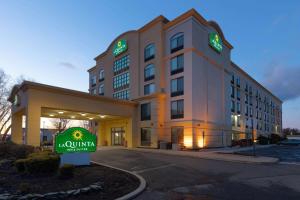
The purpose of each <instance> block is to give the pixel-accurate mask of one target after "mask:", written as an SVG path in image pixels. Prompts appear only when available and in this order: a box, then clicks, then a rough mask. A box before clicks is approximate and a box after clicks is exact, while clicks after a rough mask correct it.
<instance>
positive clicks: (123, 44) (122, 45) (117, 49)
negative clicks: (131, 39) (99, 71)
mask: <svg viewBox="0 0 300 200" xmlns="http://www.w3.org/2000/svg"><path fill="white" fill-rule="evenodd" d="M126 50H127V41H126V40H119V41H118V42H117V43H116V44H115V46H114V48H113V54H114V56H117V55H119V54H121V53H123V52H125V51H126Z"/></svg>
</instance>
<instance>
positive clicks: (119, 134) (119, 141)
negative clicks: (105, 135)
mask: <svg viewBox="0 0 300 200" xmlns="http://www.w3.org/2000/svg"><path fill="white" fill-rule="evenodd" d="M124 140H125V131H124V128H123V127H121V128H112V129H111V144H112V145H124Z"/></svg>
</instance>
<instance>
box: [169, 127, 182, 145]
mask: <svg viewBox="0 0 300 200" xmlns="http://www.w3.org/2000/svg"><path fill="white" fill-rule="evenodd" d="M183 130H184V129H183V127H182V126H179V127H171V142H172V144H183Z"/></svg>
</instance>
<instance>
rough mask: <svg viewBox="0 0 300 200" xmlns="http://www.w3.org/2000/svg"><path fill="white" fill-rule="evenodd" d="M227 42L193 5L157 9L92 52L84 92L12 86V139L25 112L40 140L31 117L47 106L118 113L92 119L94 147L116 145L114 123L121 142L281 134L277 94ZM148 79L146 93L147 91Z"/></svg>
mask: <svg viewBox="0 0 300 200" xmlns="http://www.w3.org/2000/svg"><path fill="white" fill-rule="evenodd" d="M210 33H216V34H217V35H218V36H219V38H220V40H221V41H222V50H221V51H220V52H217V51H216V49H213V48H212V47H211V45H209V34H210ZM176 35H180V36H181V37H182V38H183V39H182V40H183V44H182V46H180V48H177V49H175V50H174V49H173V47H172V45H173V44H171V43H172V42H174V39H173V38H175V36H176ZM120 41H126V50H125V51H124V52H121V53H120V54H118V55H116V54H114V53H113V52H114V50H115V46H116V45H117V44H118V43H119V42H120ZM149 46H151V47H154V50H153V49H151V50H152V51H154V53H153V52H152V53H153V54H152V56H151V57H149V59H148V58H147V59H146V49H147V47H149ZM232 49H233V47H232V46H231V44H230V43H229V42H228V41H227V40H226V38H225V36H224V34H223V32H222V30H221V28H220V27H219V25H218V24H217V23H216V22H214V21H207V20H206V19H204V18H203V17H202V16H201V15H200V14H199V13H198V12H197V11H195V10H194V9H191V10H189V11H188V12H186V13H184V14H183V15H180V16H179V17H177V18H175V19H173V20H171V21H170V20H168V19H166V18H165V17H163V16H158V17H157V18H155V19H153V20H152V21H151V22H149V23H147V24H146V25H145V26H143V27H141V28H140V29H138V30H131V31H128V32H125V33H123V34H121V35H119V36H118V37H117V38H116V39H115V40H114V41H112V43H111V44H110V45H109V46H108V48H107V50H106V51H105V52H103V53H101V54H100V55H98V56H97V57H96V58H95V61H96V65H95V66H94V67H92V68H91V69H89V70H88V72H89V76H90V83H89V94H86V93H80V92H75V91H74V93H76V94H78V95H75V96H74V95H66V94H57V93H59V92H58V91H60V90H65V89H57V88H56V89H53V90H49V91H42V90H38V89H36V88H35V89H34V88H32V86H30V87H28V89H26V90H25V89H24V88H27V87H26V86H25V85H26V84H29V83H26V84H24V86H21V88H22V87H23V89H19V90H18V89H16V91H15V92H14V93H13V95H15V94H19V95H20V96H21V105H20V106H19V107H15V108H13V113H14V115H13V130H12V133H13V135H12V136H13V140H14V141H16V142H19V141H20V137H19V132H20V130H19V128H17V127H19V123H20V122H19V120H20V116H21V115H26V116H27V120H26V121H27V124H26V125H27V126H26V127H27V128H26V130H27V141H28V143H31V144H34V145H37V144H38V139H34V140H32V141H31V139H30V140H28V138H32V137H33V136H37V135H38V130H37V127H38V124H35V122H36V121H37V119H38V118H39V117H40V116H41V113H43V108H44V107H49V108H53V109H56V110H57V109H64V110H71V111H77V112H79V113H80V112H87V113H95V114H101V115H111V116H119V117H118V118H113V119H110V120H108V119H106V120H101V119H99V120H95V119H93V121H94V122H95V124H94V126H95V128H96V130H97V134H98V145H99V146H101V145H119V143H118V141H117V143H116V141H113V140H115V138H114V137H113V134H119V133H113V130H122V134H124V138H125V141H124V143H122V145H127V146H129V147H136V146H137V147H152V148H157V147H159V146H160V143H161V142H167V143H170V142H173V143H174V141H175V143H179V142H180V143H182V144H181V145H183V146H185V147H186V148H202V147H219V146H228V145H231V142H232V140H236V139H241V138H247V137H248V138H249V135H250V136H251V135H253V134H254V135H255V137H257V136H258V135H259V134H263V135H270V134H271V133H275V134H281V129H282V120H281V119H282V111H281V109H282V102H281V100H280V99H278V98H277V97H276V96H274V95H273V94H272V93H271V92H270V91H268V90H267V89H266V88H264V87H263V86H262V85H260V84H259V83H258V82H257V81H255V80H254V79H253V78H252V77H251V76H249V75H248V74H247V73H246V72H244V71H243V70H242V69H241V68H240V67H238V66H237V65H236V64H234V63H233V62H232V61H231V50H232ZM147 53H148V52H147ZM178 57H181V58H180V59H183V61H180V62H182V63H183V67H182V68H181V69H180V70H179V71H177V72H176V73H173V71H172V70H173V67H174V66H173V65H174V63H173V60H174V58H176V59H177V58H178ZM177 62H179V61H177ZM150 65H151V66H152V70H153V71H154V72H153V71H152V73H154V74H153V76H152V77H151V78H149V77H146V69H147V68H148V67H149V66H150ZM177 65H178V63H177ZM147 73H148V72H147ZM178 79H181V80H183V82H182V83H181V84H182V87H183V89H182V91H180V93H177V94H175V95H173V93H174V91H172V90H173V89H171V88H172V87H173V86H172V83H173V84H174V80H176V81H177V80H178ZM232 79H233V81H232ZM237 82H238V83H239V84H237ZM30 84H33V83H30ZM30 84H29V85H30ZM177 84H179V83H177ZM149 85H151V87H152V88H151V92H148V91H147V89H149V88H148V87H147V86H149ZM40 87H43V86H40ZM45 87H46V86H45ZM47 87H48V86H47ZM49 87H50V86H49ZM250 87H251V92H250V89H249V88H250ZM246 88H247V89H246ZM232 89H234V93H235V95H233V96H232V94H231V93H232V92H231V91H232ZM146 91H147V92H146ZM237 93H239V97H237ZM256 93H257V95H256ZM120 94H122V95H120ZM125 94H126V95H125ZM116 98H117V99H118V98H119V99H124V100H116ZM250 99H252V102H251V103H250V102H249V100H250ZM256 100H257V101H258V103H257V105H255V103H256V102H255V101H256ZM69 102H70V103H69ZM179 102H180V103H182V104H183V111H181V110H180V109H181V108H178V107H177V110H176V112H178V110H180V115H178V116H175V115H173V114H172V113H171V112H172V111H171V110H172V109H171V107H172V105H173V106H174V105H177V106H178V105H179ZM175 103H177V104H175ZM145 104H147V106H148V107H147V108H149V109H150V113H149V114H150V116H147V118H144V117H143V116H142V112H144V111H142V106H144V105H145ZM262 105H263V106H265V107H266V108H265V109H263V108H261V106H262ZM180 106H181V104H180ZM237 107H239V109H238V108H237ZM173 110H174V109H173ZM249 110H251V113H252V114H250V111H249ZM255 113H258V115H259V116H258V117H256V114H255ZM261 115H262V116H264V119H262V118H261V117H260V116H261ZM174 116H175V117H174ZM262 127H263V128H262ZM181 130H182V134H181ZM176 131H178V132H180V133H177V132H176ZM175 132H176V134H174V133H175ZM174 137H175V139H174ZM177 137H178V138H177ZM251 137H252V136H251ZM38 138H39V137H38ZM177 139H178V141H177ZM176 141H177V142H176Z"/></svg>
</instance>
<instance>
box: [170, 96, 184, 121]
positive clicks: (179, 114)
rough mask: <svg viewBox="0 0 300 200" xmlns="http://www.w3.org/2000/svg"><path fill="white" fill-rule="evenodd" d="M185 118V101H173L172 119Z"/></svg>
mask: <svg viewBox="0 0 300 200" xmlns="http://www.w3.org/2000/svg"><path fill="white" fill-rule="evenodd" d="M179 118H184V100H183V99H181V100H176V101H171V119H179Z"/></svg>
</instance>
